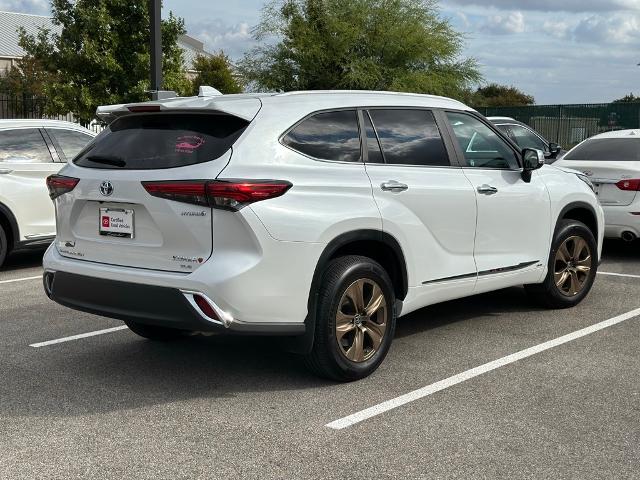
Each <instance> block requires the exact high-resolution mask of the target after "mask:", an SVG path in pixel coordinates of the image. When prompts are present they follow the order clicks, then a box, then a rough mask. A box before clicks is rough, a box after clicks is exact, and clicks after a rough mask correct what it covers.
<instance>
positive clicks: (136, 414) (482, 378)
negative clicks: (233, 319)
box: [0, 242, 640, 479]
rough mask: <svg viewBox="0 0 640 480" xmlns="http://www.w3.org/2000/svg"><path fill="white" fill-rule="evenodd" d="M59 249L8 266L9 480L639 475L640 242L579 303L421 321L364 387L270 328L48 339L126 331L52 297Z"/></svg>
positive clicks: (2, 317) (434, 313) (616, 255)
mask: <svg viewBox="0 0 640 480" xmlns="http://www.w3.org/2000/svg"><path fill="white" fill-rule="evenodd" d="M40 255H41V254H39V253H30V254H21V255H16V256H14V257H12V258H11V259H10V261H9V263H8V264H7V265H6V266H5V267H4V268H3V269H2V270H0V332H1V335H0V344H1V347H0V368H1V370H2V379H1V381H0V478H2V479H34V478H38V479H41V478H61V479H62V478H64V479H70V478H118V479H120V478H127V479H129V478H131V479H134V478H135V479H144V478H153V479H165V478H166V479H179V478H185V479H186V478H189V479H191V478H263V479H264V478H287V479H288V478H291V479H293V478H331V479H333V478H336V479H338V478H345V479H346V478H349V479H355V478H372V477H373V478H425V479H426V478H465V479H468V478H640V473H639V469H638V466H639V465H640V446H639V445H640V381H639V380H638V373H639V372H640V335H638V332H639V331H640V311H637V312H633V311H634V310H636V309H638V308H640V245H639V244H635V245H631V246H630V245H624V244H621V243H618V242H608V243H606V244H605V259H604V262H603V264H602V266H601V267H600V271H601V272H608V273H611V274H614V275H607V274H604V273H603V274H601V275H599V276H598V278H597V281H596V284H595V286H594V289H593V291H592V293H591V295H590V296H589V297H588V298H587V300H586V301H585V302H583V303H582V304H581V305H580V306H579V307H577V308H575V309H572V310H565V311H545V310H541V309H539V308H537V307H536V306H534V305H532V304H531V303H530V302H529V301H528V299H527V297H526V296H525V294H524V291H523V290H522V289H517V288H516V289H509V290H503V291H500V292H495V293H492V294H487V295H481V296H477V297H473V298H469V299H465V300H460V301H454V302H448V303H446V304H442V305H437V306H433V307H429V308H425V309H423V310H420V311H418V312H416V313H414V314H411V315H409V316H407V317H404V318H403V319H401V320H400V322H399V326H398V329H397V334H396V338H395V342H394V345H393V347H392V350H391V352H390V354H389V356H388V357H387V359H386V361H385V362H384V363H383V365H382V366H381V368H380V369H379V370H378V371H377V372H376V373H375V374H374V375H373V376H371V377H369V378H367V379H365V380H363V381H360V382H356V383H352V384H345V385H336V384H332V383H329V382H326V381H322V380H319V379H317V378H315V377H313V376H311V375H310V374H308V373H307V371H306V370H305V369H304V368H303V367H302V366H301V365H300V364H299V363H298V362H297V361H296V358H295V357H293V356H290V355H288V354H286V353H283V352H281V351H279V350H277V349H274V348H272V341H271V340H270V339H250V338H229V337H226V338H223V337H202V336H199V337H192V338H188V339H185V340H180V341H179V342H176V343H170V344H162V343H153V342H149V341H145V340H143V339H141V338H139V337H137V336H136V335H134V334H133V333H130V332H129V331H127V330H117V331H111V332H109V333H105V334H101V335H95V336H90V337H84V338H77V339H74V340H70V341H65V342H62V343H45V344H44V345H42V346H39V347H33V346H30V345H33V344H41V343H42V342H49V341H52V340H58V339H61V338H64V337H69V336H73V335H78V334H84V333H88V332H94V331H99V330H103V329H108V328H112V327H118V326H121V325H122V324H121V323H120V322H118V321H115V320H109V319H105V318H101V317H97V316H92V315H88V314H83V313H79V312H75V311H71V310H67V309H65V308H63V307H61V306H58V305H56V304H54V303H52V302H50V301H49V300H47V298H46V297H45V295H44V293H43V291H42V286H41V282H40V281H39V280H38V278H36V277H39V276H40V275H41V273H42V269H41V267H40V266H39V259H40ZM620 274H622V275H623V276H621V275H620ZM624 275H626V276H624ZM634 275H635V276H634ZM628 312H633V313H631V314H629V315H626V316H624V314H626V313H628ZM621 315H623V316H622V317H621ZM636 315H638V316H636ZM611 319H613V322H610V323H608V324H602V323H601V322H604V321H606V320H611ZM594 325H597V327H595V328H594V329H592V330H589V331H585V330H583V329H585V328H587V327H591V326H594ZM605 327H606V328H605ZM597 329H599V330H597ZM596 330H597V331H596ZM574 332H582V333H579V334H576V335H574V336H572V337H566V338H565V340H566V341H565V340H563V341H561V342H556V343H557V345H556V344H551V343H545V342H550V341H553V340H555V339H558V338H561V337H563V336H565V335H567V334H572V333H574ZM539 345H543V346H545V348H539V349H535V350H533V351H528V350H526V349H531V347H536V346H539ZM522 351H528V352H529V353H530V355H526V356H523V357H522V358H519V359H518V358H516V359H515V360H517V361H513V360H514V359H513V358H512V357H509V356H510V355H512V354H515V353H517V352H522ZM505 358H507V360H508V359H511V360H510V361H507V360H504V361H503V362H502V363H503V364H502V363H500V362H498V364H495V363H489V362H494V361H496V360H499V359H505ZM487 364H489V365H491V366H492V367H495V368H487V369H485V370H486V371H484V370H483V371H482V372H481V373H482V374H480V375H478V376H473V375H472V374H470V373H465V372H470V371H471V372H472V373H473V372H476V373H478V371H477V370H470V369H474V368H476V367H479V366H483V365H487ZM460 374H463V375H460ZM467 377H468V378H467ZM452 379H453V380H452ZM443 381H444V382H443ZM438 382H440V383H438ZM434 384H436V386H438V385H439V386H440V387H443V388H442V389H440V390H439V391H436V390H438V388H439V387H438V388H435V387H434V388H432V389H431V390H433V391H431V390H429V388H427V389H424V388H423V387H428V386H432V385H434ZM420 389H422V390H420ZM411 392H414V393H413V397H411V396H410V397H407V396H406V394H410V393H411ZM415 392H417V393H415ZM403 396H404V397H403ZM414 397H415V398H414ZM399 398H400V399H401V400H398V399H399ZM402 399H404V400H402ZM405 400H409V401H406V403H405ZM383 402H387V403H383ZM389 402H390V403H389ZM380 405H384V406H385V408H382V409H381V410H380V411H372V410H369V411H368V412H369V414H370V415H365V417H366V418H364V419H362V421H358V422H356V423H353V424H350V421H348V420H344V419H345V418H347V419H352V420H353V419H354V418H355V417H352V415H354V414H358V413H359V412H362V411H364V410H366V409H368V408H370V407H376V406H380ZM382 410H386V411H382ZM380 412H381V413H380ZM375 413H379V414H375ZM341 422H342V423H341ZM327 425H333V426H334V427H336V426H338V427H345V428H340V429H336V428H330V426H327Z"/></svg>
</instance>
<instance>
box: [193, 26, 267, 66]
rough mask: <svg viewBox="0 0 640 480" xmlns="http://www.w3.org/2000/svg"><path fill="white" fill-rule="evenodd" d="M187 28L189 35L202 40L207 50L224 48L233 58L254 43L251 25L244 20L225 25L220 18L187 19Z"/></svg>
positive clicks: (212, 50) (238, 56)
mask: <svg viewBox="0 0 640 480" xmlns="http://www.w3.org/2000/svg"><path fill="white" fill-rule="evenodd" d="M187 30H188V32H189V35H191V36H192V37H195V38H197V39H198V40H200V41H202V42H204V44H205V48H206V49H207V50H208V51H210V52H217V51H219V50H224V52H225V53H226V54H227V55H229V57H231V58H233V59H237V58H240V57H242V55H243V54H244V52H246V51H248V50H249V49H250V48H251V47H252V46H253V45H254V43H255V42H254V40H253V37H252V35H251V26H250V25H249V24H248V23H246V22H240V23H238V24H236V25H227V24H226V23H225V22H223V21H222V20H220V19H215V20H211V21H208V22H204V21H197V22H189V21H187Z"/></svg>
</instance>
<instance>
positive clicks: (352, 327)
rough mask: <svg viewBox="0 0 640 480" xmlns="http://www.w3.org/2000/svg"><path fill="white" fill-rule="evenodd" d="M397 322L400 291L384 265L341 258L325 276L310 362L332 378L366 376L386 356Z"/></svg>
mask: <svg viewBox="0 0 640 480" xmlns="http://www.w3.org/2000/svg"><path fill="white" fill-rule="evenodd" d="M395 324H396V313H395V295H394V293H393V287H392V285H391V280H390V279H389V275H388V274H387V272H386V271H385V270H384V269H383V268H382V266H380V264H379V263H377V262H375V261H374V260H372V259H370V258H366V257H360V256H347V257H341V258H338V259H336V260H334V261H333V262H331V263H330V264H329V266H328V268H327V270H326V272H325V274H324V276H323V280H322V284H321V286H320V291H319V294H318V308H317V313H316V331H315V339H314V344H313V349H312V351H311V353H310V354H309V355H307V356H306V358H305V360H306V364H307V366H308V367H309V368H310V369H311V370H312V371H313V372H315V373H316V374H318V375H320V376H323V377H327V378H330V379H332V380H337V381H342V382H348V381H353V380H358V379H361V378H364V377H366V376H368V375H370V374H371V373H373V372H374V371H375V370H376V369H377V368H378V366H379V365H380V364H381V363H382V361H383V360H384V358H385V356H386V355H387V352H388V351H389V347H390V346H391V341H392V340H393V335H394V332H395Z"/></svg>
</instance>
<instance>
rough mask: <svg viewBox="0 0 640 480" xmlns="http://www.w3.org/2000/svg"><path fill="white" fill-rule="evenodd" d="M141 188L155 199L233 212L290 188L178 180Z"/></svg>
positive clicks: (284, 184)
mask: <svg viewBox="0 0 640 480" xmlns="http://www.w3.org/2000/svg"><path fill="white" fill-rule="evenodd" d="M142 186H143V187H144V188H145V190H146V191H147V192H149V193H150V194H151V195H153V196H154V197H160V198H166V199H167V200H174V201H176V202H185V203H192V204H194V205H201V206H208V207H212V208H221V209H225V210H233V211H236V210H240V209H241V208H242V207H244V206H245V205H248V204H250V203H254V202H259V201H261V200H268V199H270V198H276V197H279V196H281V195H284V194H285V193H286V191H287V190H289V189H290V188H291V186H292V185H291V183H290V182H287V181H284V180H213V181H206V180H178V181H160V182H142Z"/></svg>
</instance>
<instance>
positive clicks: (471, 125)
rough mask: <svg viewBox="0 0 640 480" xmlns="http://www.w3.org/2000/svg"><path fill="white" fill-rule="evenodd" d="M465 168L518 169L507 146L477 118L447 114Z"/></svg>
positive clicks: (462, 114) (514, 156)
mask: <svg viewBox="0 0 640 480" xmlns="http://www.w3.org/2000/svg"><path fill="white" fill-rule="evenodd" d="M447 117H448V118H449V122H450V123H451V126H452V127H453V131H454V133H455V136H456V138H457V139H458V143H459V145H460V148H461V149H462V153H463V154H464V159H465V161H466V164H467V166H469V167H476V168H514V169H515V168H518V166H519V165H518V159H517V157H516V154H515V153H514V151H513V150H512V149H511V148H510V147H509V145H508V144H507V143H506V142H505V141H504V140H502V138H500V137H499V136H498V134H497V133H495V132H494V131H493V130H491V129H490V128H489V127H487V126H486V125H485V124H484V123H482V122H481V121H480V120H478V119H477V118H474V117H473V116H471V115H466V114H464V113H451V112H449V113H447Z"/></svg>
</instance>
